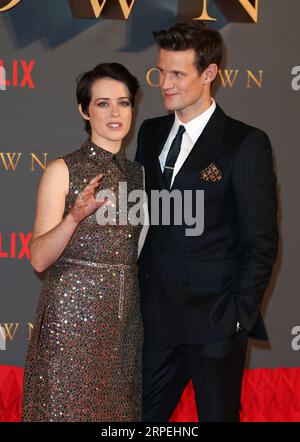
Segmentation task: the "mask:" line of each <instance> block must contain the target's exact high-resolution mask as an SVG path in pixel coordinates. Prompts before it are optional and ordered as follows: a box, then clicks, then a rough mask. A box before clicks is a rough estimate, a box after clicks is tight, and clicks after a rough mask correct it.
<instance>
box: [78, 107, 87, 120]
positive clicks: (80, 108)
mask: <svg viewBox="0 0 300 442" xmlns="http://www.w3.org/2000/svg"><path fill="white" fill-rule="evenodd" d="M78 110H79V113H80V115H81V116H82V118H84V119H85V120H90V116H89V114H85V113H84V112H83V110H82V106H81V103H80V104H79V106H78Z"/></svg>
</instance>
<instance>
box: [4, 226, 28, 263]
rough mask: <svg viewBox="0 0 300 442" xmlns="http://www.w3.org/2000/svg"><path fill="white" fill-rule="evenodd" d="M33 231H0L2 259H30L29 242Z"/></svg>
mask: <svg viewBox="0 0 300 442" xmlns="http://www.w3.org/2000/svg"><path fill="white" fill-rule="evenodd" d="M31 237H32V233H23V232H19V233H16V232H11V233H9V234H8V235H4V234H2V233H1V232H0V259H30V251H29V242H30V240H31Z"/></svg>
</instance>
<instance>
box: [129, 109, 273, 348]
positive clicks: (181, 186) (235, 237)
mask: <svg viewBox="0 0 300 442" xmlns="http://www.w3.org/2000/svg"><path fill="white" fill-rule="evenodd" d="M173 122H174V115H167V116H163V117H158V118H154V119H149V120H146V121H144V123H143V124H142V126H141V128H140V131H139V134H138V149H137V154H136V160H137V161H139V162H140V163H141V164H142V165H143V166H144V168H145V184H146V192H147V194H148V200H149V202H151V191H153V190H157V191H160V190H162V189H164V182H163V177H162V172H161V168H160V164H159V158H158V157H159V154H160V152H161V150H162V148H163V146H164V144H165V141H166V139H167V137H168V134H169V132H170V130H171V127H172V124H173ZM211 164H213V165H215V166H217V169H218V170H219V172H220V173H221V175H222V177H221V179H219V180H216V181H210V180H208V181H207V180H205V179H203V173H201V171H203V170H204V169H206V168H207V167H209V166H210V165H211ZM173 189H178V190H180V191H184V190H190V191H192V194H193V197H192V199H193V203H194V204H195V201H196V192H195V191H196V190H204V231H203V233H202V234H201V235H200V236H186V234H185V229H186V227H187V226H186V225H184V224H183V225H179V226H178V225H172V224H171V225H169V226H166V225H150V228H149V230H148V235H147V237H146V241H145V244H144V247H143V250H142V252H141V255H140V258H139V263H138V264H139V281H140V290H141V308H142V315H143V320H144V327H145V341H146V342H149V343H153V344H199V343H206V342H209V341H213V340H217V339H222V338H223V337H225V336H229V335H231V334H233V333H234V332H235V328H236V323H237V321H238V322H239V323H240V324H241V326H242V327H243V328H244V329H245V330H246V331H247V332H248V333H249V335H250V337H253V338H256V339H261V340H266V339H267V334H266V330H265V326H264V323H263V320H262V317H261V313H260V307H261V303H262V300H263V295H264V291H265V289H266V287H267V285H268V282H269V279H270V276H271V273H272V266H273V263H274V261H275V259H276V254H277V245H278V231H277V220H276V218H277V197H276V177H275V175H274V172H273V165H272V151H271V146H270V142H269V139H268V137H267V135H266V134H265V133H264V132H262V131H261V130H259V129H256V128H254V127H250V126H248V125H246V124H244V123H242V122H240V121H237V120H234V119H232V118H230V117H228V116H226V115H225V113H224V112H223V111H222V110H221V108H220V107H219V106H217V108H216V110H215V112H214V113H213V115H212V117H211V119H210V120H209V122H208V124H207V125H206V127H205V129H204V131H203V132H202V134H201V135H200V137H199V139H198V140H197V142H196V143H195V145H194V147H193V149H192V151H191V153H190V154H189V156H188V158H187V159H186V161H185V163H184V164H183V166H182V168H181V169H180V171H179V172H178V174H177V175H176V178H175V180H174V184H173V186H172V190H173ZM149 209H150V213H151V204H149ZM173 217H174V210H173V209H172V208H171V219H172V218H173Z"/></svg>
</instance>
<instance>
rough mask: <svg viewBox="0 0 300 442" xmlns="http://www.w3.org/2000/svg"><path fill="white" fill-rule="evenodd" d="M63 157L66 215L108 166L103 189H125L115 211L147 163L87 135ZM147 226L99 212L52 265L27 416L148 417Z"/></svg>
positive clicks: (28, 365)
mask: <svg viewBox="0 0 300 442" xmlns="http://www.w3.org/2000/svg"><path fill="white" fill-rule="evenodd" d="M63 158H64V160H65V162H66V164H67V166H68V169H69V182H70V189H69V194H68V197H67V200H66V207H65V214H67V213H68V211H69V210H70V208H71V207H72V206H73V204H74V201H75V198H76V197H77V195H78V192H80V191H81V190H82V189H83V188H84V187H85V186H86V184H87V183H88V182H89V181H90V180H91V179H92V178H93V177H94V176H96V175H97V174H98V173H104V174H105V175H104V177H103V179H102V181H101V183H100V188H99V190H100V189H110V190H112V191H113V192H114V193H115V194H116V196H117V198H116V210H118V209H120V205H119V197H118V188H119V183H120V182H123V183H126V185H127V193H129V192H131V191H132V190H135V189H142V188H143V174H142V169H141V166H139V165H138V164H137V163H135V162H131V161H129V160H127V159H126V158H125V156H124V154H123V153H121V152H120V153H118V154H116V155H114V154H112V153H110V152H108V151H106V150H104V149H101V148H100V147H98V146H96V145H95V144H93V143H92V142H91V141H87V142H86V143H85V144H84V145H83V146H82V147H81V148H80V149H78V150H76V151H74V152H72V153H71V154H69V155H66V156H65V157H63ZM49 198H51V195H49ZM120 201H122V200H121V199H120ZM135 203H136V202H135ZM133 204H134V203H128V209H130V207H131V206H132V205H133ZM116 213H117V214H118V212H116ZM140 231H141V225H136V226H134V225H132V224H130V223H127V224H126V225H120V224H119V223H118V219H117V220H116V224H115V225H100V224H99V222H98V218H97V216H96V213H94V214H92V215H91V216H89V217H87V218H85V219H84V220H83V221H82V222H81V223H80V225H79V226H78V228H77V229H76V231H75V233H74V235H73V237H72V239H71V241H70V243H69V244H68V246H67V247H66V248H65V250H64V252H63V254H62V256H61V257H60V258H59V259H58V261H56V262H55V263H54V264H53V265H52V266H51V267H50V268H49V269H48V272H47V276H46V279H45V281H44V283H43V288H42V293H41V297H40V299H39V303H38V307H37V315H36V321H35V326H34V330H33V333H32V337H31V340H30V343H29V348H28V352H27V357H26V362H25V369H24V394H23V407H22V418H23V420H24V421H60V422H67V421H73V422H76V421H77V422H78V421H92V422H100V421H138V420H140V419H141V351H142V339H143V331H142V322H141V315H140V306H139V298H138V282H137V275H136V259H137V244H138V238H139V234H140Z"/></svg>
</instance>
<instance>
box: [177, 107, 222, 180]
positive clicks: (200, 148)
mask: <svg viewBox="0 0 300 442" xmlns="http://www.w3.org/2000/svg"><path fill="white" fill-rule="evenodd" d="M225 119H226V115H225V114H224V112H223V111H222V109H221V108H220V107H219V106H218V105H217V107H216V110H215V112H214V113H213V114H212V116H211V118H210V120H209V121H208V123H207V125H206V126H205V128H204V130H203V132H202V134H201V135H200V137H199V138H198V140H197V141H196V143H195V145H194V147H193V148H192V150H191V152H190V154H189V156H188V157H187V159H186V160H185V162H184V164H183V165H182V167H181V168H180V170H179V172H178V173H177V175H176V177H175V179H174V183H173V186H172V189H173V188H174V189H176V188H181V187H184V188H189V187H192V185H193V183H194V182H195V181H197V180H198V179H199V172H200V171H201V170H202V169H204V168H205V167H207V166H208V165H209V164H210V163H211V162H212V161H213V160H214V159H215V158H216V157H217V156H218V155H219V153H220V152H221V150H222V148H223V134H224V126H225Z"/></svg>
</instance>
